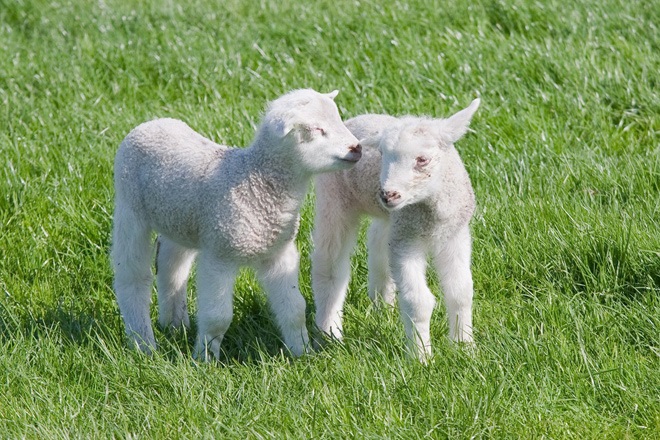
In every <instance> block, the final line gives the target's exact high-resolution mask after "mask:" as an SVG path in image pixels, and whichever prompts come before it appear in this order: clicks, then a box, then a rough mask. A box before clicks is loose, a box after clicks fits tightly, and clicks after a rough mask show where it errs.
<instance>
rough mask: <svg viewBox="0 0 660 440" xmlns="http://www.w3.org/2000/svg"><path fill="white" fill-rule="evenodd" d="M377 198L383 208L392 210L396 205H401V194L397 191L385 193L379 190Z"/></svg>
mask: <svg viewBox="0 0 660 440" xmlns="http://www.w3.org/2000/svg"><path fill="white" fill-rule="evenodd" d="M379 196H380V200H381V202H383V205H384V206H385V208H394V207H395V206H396V205H398V204H399V203H401V194H399V193H398V192H397V191H385V190H383V189H381V190H380V193H379Z"/></svg>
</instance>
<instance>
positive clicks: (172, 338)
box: [0, 298, 311, 365]
mask: <svg viewBox="0 0 660 440" xmlns="http://www.w3.org/2000/svg"><path fill="white" fill-rule="evenodd" d="M154 318H155V317H154ZM308 324H309V319H308ZM153 326H154V331H155V334H156V339H157V342H158V354H157V356H158V357H160V358H162V359H166V360H168V361H171V362H174V363H176V362H180V361H181V359H182V358H184V359H186V358H187V359H190V360H191V361H192V360H193V351H194V347H195V337H196V334H197V331H196V328H197V326H196V320H195V316H194V315H193V316H191V328H190V329H186V330H176V331H172V330H168V329H161V328H159V326H158V325H157V321H156V319H153ZM308 328H311V327H310V326H309V325H308ZM18 335H21V337H20V338H19V337H17V336H18ZM21 338H23V339H32V340H36V341H39V340H44V339H48V340H50V341H52V342H53V343H55V344H59V345H61V346H62V347H63V348H69V347H77V348H79V349H82V348H85V350H92V351H98V352H99V355H105V354H103V353H104V352H105V353H106V354H107V351H108V350H110V351H111V352H113V351H116V352H117V353H119V352H121V351H122V350H124V351H126V352H130V351H131V348H130V347H129V346H128V344H127V341H126V339H125V337H124V326H123V322H122V321H121V318H120V316H119V313H118V312H115V313H103V314H102V315H101V314H100V312H98V313H97V312H96V311H89V310H86V311H81V310H71V309H67V308H66V307H63V306H62V305H56V306H54V307H51V308H47V309H44V310H43V311H41V312H40V313H37V312H34V313H32V312H28V313H18V312H17V311H16V310H9V309H8V308H7V307H4V306H1V305H0V343H1V344H3V345H5V344H9V345H11V344H12V343H13V341H18V340H20V339H21ZM221 348H222V351H221V356H220V359H218V360H217V363H218V364H220V365H223V364H227V365H229V364H237V363H238V364H253V363H258V362H261V361H263V360H264V359H271V358H272V359H274V358H277V357H282V356H283V355H284V356H285V357H290V355H289V354H288V352H287V350H286V348H285V346H284V343H283V342H282V339H281V337H280V332H279V330H278V328H277V326H276V325H275V322H274V317H273V316H272V314H271V313H270V310H269V308H268V305H267V304H266V303H265V301H260V300H254V299H253V298H251V299H250V300H249V301H246V302H244V303H243V304H241V307H240V309H239V310H237V313H236V316H235V318H234V320H233V322H232V324H231V326H230V328H229V330H228V331H227V333H226V335H225V337H224V339H223V341H222V345H221Z"/></svg>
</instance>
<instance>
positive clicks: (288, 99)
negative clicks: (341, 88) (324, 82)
mask: <svg viewBox="0 0 660 440" xmlns="http://www.w3.org/2000/svg"><path fill="white" fill-rule="evenodd" d="M338 93H339V92H338V91H336V90H335V91H334V92H331V93H326V94H323V93H318V92H316V91H314V90H311V89H305V90H295V91H293V92H289V93H288V94H286V95H284V96H282V97H280V98H278V99H276V100H275V101H273V102H271V103H270V105H269V107H268V110H267V111H266V114H265V116H264V123H263V125H262V130H267V131H268V132H269V137H271V138H273V137H275V138H277V139H279V140H280V142H274V143H273V144H276V145H277V147H275V148H278V149H279V150H281V151H278V152H277V154H279V155H282V156H287V157H290V158H292V159H293V160H295V162H296V164H297V165H296V166H297V167H298V168H299V169H300V170H301V171H305V172H307V173H312V174H316V173H322V172H327V171H335V170H341V169H346V168H350V167H351V166H353V165H355V163H356V162H357V161H358V160H359V159H360V158H361V157H362V147H361V146H360V144H359V143H358V140H357V138H356V137H355V136H353V134H352V133H351V132H350V131H349V130H348V129H347V128H346V126H345V125H344V123H343V121H342V120H341V117H340V116H339V110H338V109H337V105H336V104H335V101H334V98H335V97H336V96H337V94H338Z"/></svg>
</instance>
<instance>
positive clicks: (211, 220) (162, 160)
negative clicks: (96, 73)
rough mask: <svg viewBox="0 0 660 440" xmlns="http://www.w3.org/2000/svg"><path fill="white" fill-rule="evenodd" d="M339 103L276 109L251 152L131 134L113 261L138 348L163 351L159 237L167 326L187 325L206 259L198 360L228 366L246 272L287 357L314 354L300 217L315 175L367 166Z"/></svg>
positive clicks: (290, 97) (177, 130)
mask: <svg viewBox="0 0 660 440" xmlns="http://www.w3.org/2000/svg"><path fill="white" fill-rule="evenodd" d="M337 93H338V92H337V91H334V92H332V93H329V94H320V93H318V92H316V91H314V90H311V89H306V90H296V91H293V92H290V93H288V94H286V95H284V96H282V97H280V98H278V99H277V100H275V101H273V102H272V103H270V105H269V107H268V108H267V110H266V112H265V115H264V118H263V122H262V123H261V125H260V127H259V128H258V130H257V133H256V135H255V138H254V141H253V143H252V145H251V146H250V147H249V148H244V149H241V148H229V147H225V146H221V145H218V144H216V143H214V142H212V141H210V140H209V139H206V138H204V137H203V136H201V135H200V134H198V133H197V132H195V131H193V130H192V129H191V128H190V127H189V126H188V125H187V124H185V123H184V122H181V121H178V120H175V119H157V120H154V121H151V122H146V123H144V124H142V125H139V126H138V127H137V128H135V129H134V130H133V131H131V132H130V133H129V134H128V135H127V136H126V138H125V139H124V141H123V142H122V143H121V146H120V147H119V150H118V152H117V156H116V159H115V168H114V172H115V191H116V201H115V212H114V225H113V232H112V250H111V259H112V266H113V270H114V289H115V292H116V297H117V302H118V304H119V309H120V312H121V315H122V317H123V320H124V323H125V326H126V333H127V335H128V338H129V340H130V341H131V343H132V345H134V346H135V347H137V348H139V349H140V350H142V351H144V352H147V353H151V352H152V351H154V350H155V349H156V341H155V339H154V333H153V329H152V326H151V322H150V318H149V304H150V298H151V288H152V282H153V275H152V270H151V259H152V252H153V245H152V233H153V231H156V232H157V233H158V234H159V236H158V239H157V241H158V248H159V249H158V252H157V257H156V263H157V264H156V267H157V280H156V281H157V288H158V289H157V290H158V308H159V323H160V325H161V326H163V327H175V328H180V327H184V326H186V327H187V326H189V318H188V312H187V306H186V287H187V283H188V276H189V272H190V269H191V266H192V264H193V260H195V259H196V258H197V261H198V262H197V265H198V266H197V272H198V275H197V295H198V305H199V312H198V335H197V342H196V347H195V355H196V357H198V358H200V359H202V360H206V359H208V358H210V357H211V356H215V358H218V357H219V356H220V343H221V341H222V339H223V336H224V334H225V332H226V331H227V328H228V327H229V325H230V323H231V321H232V316H233V310H232V300H233V285H234V278H235V276H236V273H237V271H238V269H239V267H241V266H245V265H248V266H252V267H254V268H255V269H256V273H257V276H258V277H259V279H260V281H261V283H262V285H263V286H264V287H265V290H266V291H267V294H268V299H269V303H270V306H271V309H272V311H273V313H274V315H275V318H276V321H277V324H278V326H279V329H280V330H281V332H282V336H283V339H284V343H285V344H286V346H287V348H288V350H289V351H290V352H291V353H292V354H293V355H294V356H299V355H302V354H303V353H305V352H306V351H308V342H309V338H308V333H307V328H306V325H305V300H304V298H303V297H302V295H301V294H300V290H299V288H298V263H299V255H298V250H297V249H296V246H295V243H294V238H295V236H296V233H297V229H298V224H299V211H300V208H301V205H302V203H303V201H304V198H305V194H306V192H307V189H308V186H309V183H310V182H311V179H312V177H313V175H314V174H316V173H321V172H328V171H335V170H342V169H347V168H350V167H351V166H353V165H355V163H356V162H357V161H358V160H359V159H360V157H361V147H360V145H359V144H358V140H357V139H356V138H355V136H353V135H352V134H351V133H350V132H349V131H348V129H347V128H346V127H345V126H344V124H343V122H342V120H341V118H340V116H339V111H338V109H337V106H336V105H335V103H334V98H335V96H336V95H337Z"/></svg>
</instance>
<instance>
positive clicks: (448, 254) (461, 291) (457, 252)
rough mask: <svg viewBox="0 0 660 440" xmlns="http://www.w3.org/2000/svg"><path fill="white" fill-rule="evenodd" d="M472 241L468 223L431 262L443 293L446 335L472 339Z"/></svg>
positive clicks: (466, 340)
mask: <svg viewBox="0 0 660 440" xmlns="http://www.w3.org/2000/svg"><path fill="white" fill-rule="evenodd" d="M471 251H472V243H471V238H470V230H469V228H468V226H465V227H463V228H462V229H461V230H460V231H459V232H458V233H457V234H456V235H455V236H453V237H451V238H450V239H449V240H448V241H447V242H446V243H445V244H444V246H442V247H441V248H440V249H439V250H438V251H437V252H436V255H435V259H434V260H435V265H436V270H437V271H438V276H439V277H440V284H441V285H442V290H443V291H444V294H445V304H446V306H447V316H448V321H449V337H450V338H451V340H453V341H460V342H472V296H473V285H472V272H471V270H470V254H471Z"/></svg>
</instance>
